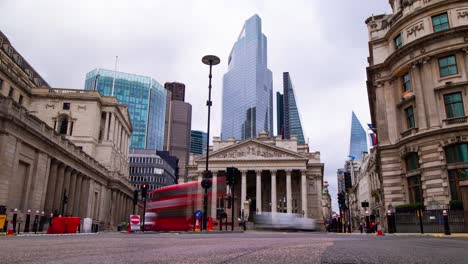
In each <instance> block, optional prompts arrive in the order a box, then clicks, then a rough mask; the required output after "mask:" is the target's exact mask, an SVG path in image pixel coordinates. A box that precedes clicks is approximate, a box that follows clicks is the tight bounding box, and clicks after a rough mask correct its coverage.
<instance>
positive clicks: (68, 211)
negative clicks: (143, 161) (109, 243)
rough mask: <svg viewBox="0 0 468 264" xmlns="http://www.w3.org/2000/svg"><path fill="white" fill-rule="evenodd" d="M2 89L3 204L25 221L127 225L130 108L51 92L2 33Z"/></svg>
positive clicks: (83, 94) (81, 94)
mask: <svg viewBox="0 0 468 264" xmlns="http://www.w3.org/2000/svg"><path fill="white" fill-rule="evenodd" d="M0 86H1V89H0V205H2V206H5V207H7V210H8V211H9V212H10V211H11V210H13V209H14V208H17V209H18V210H19V217H21V218H22V219H25V215H24V214H25V212H26V211H27V209H31V210H32V211H33V212H34V211H36V210H39V211H44V212H45V215H46V216H48V215H49V214H50V213H53V212H56V213H58V214H62V213H63V214H64V215H73V216H79V217H81V218H92V219H93V222H94V223H95V224H98V225H100V226H101V229H102V228H106V229H108V228H113V227H115V226H116V225H118V223H119V222H120V221H126V219H127V218H128V214H129V212H130V211H131V198H132V195H133V194H132V192H133V187H132V186H131V185H130V183H129V182H128V161H127V160H128V159H127V155H128V139H129V137H130V135H131V133H132V126H131V123H130V119H129V116H128V110H127V108H126V107H125V106H122V105H119V104H117V102H116V100H115V98H110V97H100V96H99V94H98V93H96V92H87V91H81V90H66V89H52V88H50V87H49V86H48V84H47V83H46V82H45V81H44V80H43V79H42V78H41V77H40V76H39V74H37V72H36V71H35V70H34V69H33V68H32V67H31V66H30V65H29V64H28V63H27V62H26V61H25V60H24V59H22V57H21V55H20V54H19V53H18V52H17V51H16V50H15V49H14V48H13V47H12V45H11V43H10V42H9V40H8V39H7V38H6V36H5V35H3V34H2V33H1V32H0ZM64 195H66V196H67V197H68V203H66V204H64V199H63V198H64ZM9 217H11V216H10V215H9Z"/></svg>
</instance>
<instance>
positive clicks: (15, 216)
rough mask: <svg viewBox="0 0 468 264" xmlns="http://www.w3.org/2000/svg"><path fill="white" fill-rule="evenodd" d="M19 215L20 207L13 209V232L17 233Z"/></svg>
mask: <svg viewBox="0 0 468 264" xmlns="http://www.w3.org/2000/svg"><path fill="white" fill-rule="evenodd" d="M17 217H18V209H17V208H15V209H13V233H16V222H17Z"/></svg>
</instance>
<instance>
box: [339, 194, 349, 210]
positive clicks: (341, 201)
mask: <svg viewBox="0 0 468 264" xmlns="http://www.w3.org/2000/svg"><path fill="white" fill-rule="evenodd" d="M338 205H339V207H340V209H342V210H346V209H347V207H346V197H345V194H344V193H342V192H341V193H338Z"/></svg>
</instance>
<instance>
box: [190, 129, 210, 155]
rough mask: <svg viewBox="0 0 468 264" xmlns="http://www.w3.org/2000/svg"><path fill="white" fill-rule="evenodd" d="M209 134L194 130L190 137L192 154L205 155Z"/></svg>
mask: <svg viewBox="0 0 468 264" xmlns="http://www.w3.org/2000/svg"><path fill="white" fill-rule="evenodd" d="M207 140H208V137H207V134H206V133H205V132H203V131H198V130H192V131H191V135H190V153H193V154H205V152H206V151H205V149H206V141H207Z"/></svg>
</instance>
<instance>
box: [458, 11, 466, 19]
mask: <svg viewBox="0 0 468 264" xmlns="http://www.w3.org/2000/svg"><path fill="white" fill-rule="evenodd" d="M465 17H466V18H468V10H461V11H458V18H465Z"/></svg>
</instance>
